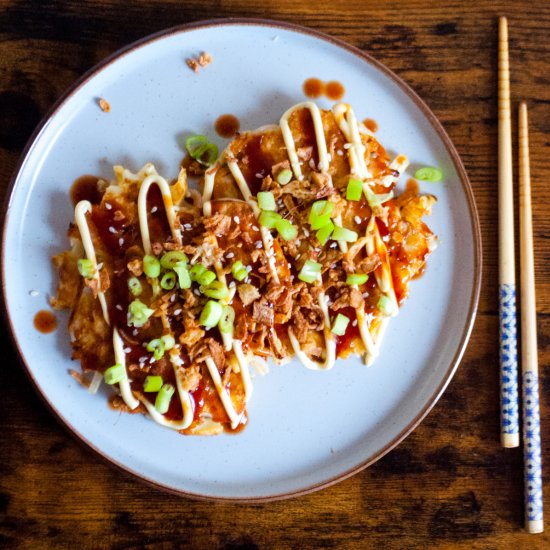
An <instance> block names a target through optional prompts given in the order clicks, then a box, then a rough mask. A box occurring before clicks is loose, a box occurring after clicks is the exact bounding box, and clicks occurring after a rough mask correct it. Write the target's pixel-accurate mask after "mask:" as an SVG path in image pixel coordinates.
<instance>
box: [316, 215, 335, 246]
mask: <svg viewBox="0 0 550 550" xmlns="http://www.w3.org/2000/svg"><path fill="white" fill-rule="evenodd" d="M333 231H334V224H333V223H332V222H331V221H329V222H328V223H327V225H325V226H323V227H321V229H319V230H318V231H317V233H315V236H316V237H317V240H318V241H319V242H320V243H321V246H322V245H324V244H325V243H326V242H327V241H328V238H329V237H330V235H331V233H332V232H333Z"/></svg>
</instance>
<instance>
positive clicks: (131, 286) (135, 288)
mask: <svg viewBox="0 0 550 550" xmlns="http://www.w3.org/2000/svg"><path fill="white" fill-rule="evenodd" d="M128 290H129V291H130V292H131V294H132V296H139V295H140V294H141V292H142V291H143V288H142V286H141V283H140V282H139V279H138V278H137V277H130V278H129V279H128Z"/></svg>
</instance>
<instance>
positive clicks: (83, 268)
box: [76, 258, 95, 279]
mask: <svg viewBox="0 0 550 550" xmlns="http://www.w3.org/2000/svg"><path fill="white" fill-rule="evenodd" d="M76 266H77V268H78V272H79V273H80V274H81V275H82V277H85V278H86V279H93V278H94V275H95V268H94V264H93V263H92V260H88V258H81V259H80V260H78V262H77V263H76Z"/></svg>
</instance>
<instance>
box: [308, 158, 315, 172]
mask: <svg viewBox="0 0 550 550" xmlns="http://www.w3.org/2000/svg"><path fill="white" fill-rule="evenodd" d="M309 167H310V168H311V169H312V170H315V161H314V160H313V159H309Z"/></svg>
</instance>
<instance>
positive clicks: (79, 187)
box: [71, 174, 103, 205]
mask: <svg viewBox="0 0 550 550" xmlns="http://www.w3.org/2000/svg"><path fill="white" fill-rule="evenodd" d="M99 180H100V178H98V177H97V176H90V175H88V174H86V175H84V176H80V177H79V178H77V179H76V180H75V181H74V183H73V184H72V186H71V201H72V203H73V204H74V205H76V204H77V203H78V202H80V201H84V200H86V201H90V202H91V203H92V204H99V203H100V202H101V197H103V190H102V189H100V186H99Z"/></svg>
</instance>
